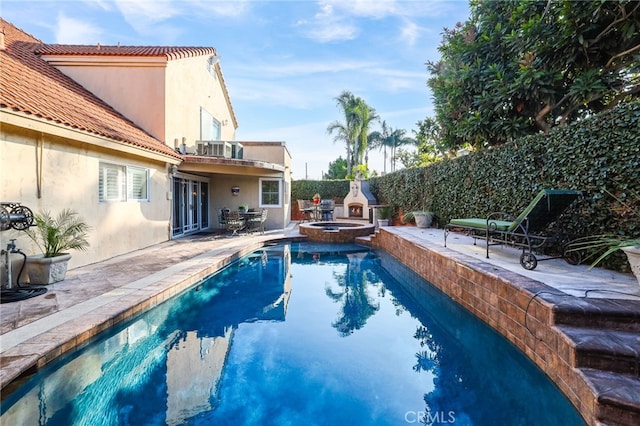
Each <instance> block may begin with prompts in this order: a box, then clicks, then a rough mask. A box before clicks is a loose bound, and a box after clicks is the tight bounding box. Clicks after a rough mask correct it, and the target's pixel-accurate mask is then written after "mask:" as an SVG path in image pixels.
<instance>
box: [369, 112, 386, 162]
mask: <svg viewBox="0 0 640 426" xmlns="http://www.w3.org/2000/svg"><path fill="white" fill-rule="evenodd" d="M381 127H382V131H380V132H379V131H377V130H376V131H373V132H371V133H370V134H369V145H368V147H369V149H378V150H380V149H382V150H383V154H382V155H383V162H382V168H383V169H382V173H384V174H386V173H387V147H390V144H389V143H388V141H389V135H390V130H391V128H390V127H387V122H386V121H385V120H382V124H381Z"/></svg>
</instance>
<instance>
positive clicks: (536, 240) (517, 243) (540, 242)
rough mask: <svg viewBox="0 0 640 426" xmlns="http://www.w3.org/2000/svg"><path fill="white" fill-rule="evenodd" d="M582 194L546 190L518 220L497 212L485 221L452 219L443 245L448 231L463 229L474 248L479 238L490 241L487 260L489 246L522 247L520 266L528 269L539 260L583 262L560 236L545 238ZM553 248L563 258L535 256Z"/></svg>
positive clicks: (446, 226)
mask: <svg viewBox="0 0 640 426" xmlns="http://www.w3.org/2000/svg"><path fill="white" fill-rule="evenodd" d="M580 195H581V193H580V192H579V191H571V190H558V189H543V190H541V191H540V192H539V193H538V195H536V197H535V198H534V199H533V201H531V203H529V205H528V206H527V208H526V209H524V211H523V212H522V213H521V214H520V215H519V216H518V217H514V216H512V215H509V214H508V213H504V212H496V213H491V214H490V215H489V216H488V217H486V218H466V219H451V221H450V222H449V224H447V225H445V227H444V246H445V247H446V246H447V236H448V234H449V232H451V231H452V230H461V231H463V232H465V233H466V234H468V235H470V236H471V237H473V243H474V245H475V243H476V240H477V239H482V240H485V241H486V242H487V259H488V258H489V246H492V245H509V246H513V247H521V248H522V255H521V256H520V264H521V265H522V267H523V268H524V269H527V270H533V269H535V268H536V266H537V265H538V261H542V260H548V259H557V258H560V257H562V258H564V259H565V260H566V261H567V262H569V263H571V264H577V263H580V259H579V258H578V257H579V253H578V252H576V251H571V252H568V251H566V250H565V246H566V244H567V243H568V241H566V239H565V238H563V237H562V236H560V235H545V231H546V228H547V226H548V225H549V224H550V223H551V222H553V221H555V220H556V219H557V218H558V217H559V216H560V214H562V212H563V211H564V210H566V209H567V207H569V206H570V205H571V203H573V202H574V201H575V200H576V199H577V198H578V197H579V196H580ZM552 246H555V248H556V251H557V252H558V253H560V256H555V257H547V258H541V259H538V258H536V256H535V255H534V254H533V252H534V251H537V250H540V249H541V248H543V247H552Z"/></svg>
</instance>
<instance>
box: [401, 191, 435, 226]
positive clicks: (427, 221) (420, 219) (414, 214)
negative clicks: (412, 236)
mask: <svg viewBox="0 0 640 426" xmlns="http://www.w3.org/2000/svg"><path fill="white" fill-rule="evenodd" d="M430 204H431V203H430V202H429V199H428V198H425V199H424V201H423V203H422V206H421V207H419V208H417V209H415V210H413V211H409V212H407V213H405V214H404V216H403V219H404V221H411V220H413V221H415V223H416V226H417V227H418V228H428V227H430V226H431V222H432V221H433V216H434V213H433V212H432V211H430V210H429V205H430Z"/></svg>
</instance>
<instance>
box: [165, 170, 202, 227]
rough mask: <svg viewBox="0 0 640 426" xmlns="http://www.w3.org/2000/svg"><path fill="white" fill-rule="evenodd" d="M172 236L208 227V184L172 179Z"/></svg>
mask: <svg viewBox="0 0 640 426" xmlns="http://www.w3.org/2000/svg"><path fill="white" fill-rule="evenodd" d="M172 213H173V218H172V224H173V235H174V236H176V235H183V234H188V233H191V232H196V231H199V230H200V229H204V228H208V227H209V184H208V182H202V181H199V180H191V179H186V178H180V177H174V178H173V210H172Z"/></svg>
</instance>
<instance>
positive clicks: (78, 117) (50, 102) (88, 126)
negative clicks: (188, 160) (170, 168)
mask: <svg viewBox="0 0 640 426" xmlns="http://www.w3.org/2000/svg"><path fill="white" fill-rule="evenodd" d="M0 30H2V31H4V34H5V36H4V38H5V41H4V44H5V48H4V49H0V108H2V109H10V110H12V111H17V112H20V113H24V114H26V115H32V116H34V117H38V118H40V119H43V120H47V121H51V122H54V123H58V124H61V125H64V126H68V127H70V128H73V129H78V130H82V131H86V132H88V133H91V134H94V135H98V136H102V137H106V138H108V139H112V140H115V141H118V142H121V143H124V144H128V145H132V146H136V147H138V148H141V149H143V150H147V151H151V152H155V153H160V154H164V155H168V156H170V157H173V158H176V159H181V158H182V156H181V155H179V154H177V153H176V152H175V150H174V149H172V148H171V147H169V146H167V145H165V144H164V143H163V142H162V141H160V140H158V139H156V138H154V137H153V136H151V135H149V134H148V133H146V132H145V131H144V130H142V129H141V128H139V127H138V126H136V125H135V124H134V123H133V122H132V121H131V120H129V119H127V118H126V117H125V116H123V115H122V114H120V113H119V112H118V111H116V110H115V109H113V108H112V107H111V106H109V105H108V104H106V103H105V102H104V101H103V100H102V99H100V98H98V97H97V96H95V95H94V94H93V93H91V92H90V91H88V90H87V89H85V88H84V87H82V86H81V85H80V84H78V83H76V82H75V81H74V80H72V79H71V78H69V77H67V76H66V75H65V74H63V73H62V72H61V71H59V70H58V69H56V68H55V67H54V66H52V65H49V64H48V63H47V62H46V61H44V60H42V59H40V57H39V56H38V54H37V52H38V51H40V50H46V49H48V48H49V46H48V45H46V44H43V43H42V42H41V41H40V40H38V39H36V38H35V37H33V36H31V35H29V34H27V33H25V32H23V31H22V30H20V29H18V28H16V27H15V26H14V25H12V24H11V23H9V22H7V21H5V20H4V19H2V18H0ZM62 47H63V46H56V45H52V46H51V48H52V49H54V50H55V49H56V48H59V49H60V48H62ZM74 47H75V46H71V48H74ZM150 49H156V51H158V52H159V51H163V50H164V52H165V53H163V54H165V55H180V53H179V51H180V48H150ZM141 51H144V49H143V50H141ZM151 51H152V50H149V52H151ZM186 51H187V52H191V53H185V54H194V53H193V51H192V50H190V48H187V49H186Z"/></svg>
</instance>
